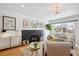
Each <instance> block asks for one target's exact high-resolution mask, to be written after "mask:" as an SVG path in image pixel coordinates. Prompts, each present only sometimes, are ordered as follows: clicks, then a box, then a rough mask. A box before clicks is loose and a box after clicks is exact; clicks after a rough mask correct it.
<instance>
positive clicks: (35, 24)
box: [31, 20, 38, 28]
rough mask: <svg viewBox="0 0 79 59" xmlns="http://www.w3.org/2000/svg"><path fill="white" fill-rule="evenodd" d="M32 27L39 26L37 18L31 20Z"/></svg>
mask: <svg viewBox="0 0 79 59" xmlns="http://www.w3.org/2000/svg"><path fill="white" fill-rule="evenodd" d="M31 27H32V28H38V22H37V21H36V20H33V21H32V22H31Z"/></svg>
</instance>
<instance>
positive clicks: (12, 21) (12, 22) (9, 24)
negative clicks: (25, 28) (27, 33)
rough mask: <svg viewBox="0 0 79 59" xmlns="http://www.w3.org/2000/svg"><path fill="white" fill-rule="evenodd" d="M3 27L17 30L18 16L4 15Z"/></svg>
mask: <svg viewBox="0 0 79 59" xmlns="http://www.w3.org/2000/svg"><path fill="white" fill-rule="evenodd" d="M3 29H5V30H16V18H15V17H9V16H3Z"/></svg>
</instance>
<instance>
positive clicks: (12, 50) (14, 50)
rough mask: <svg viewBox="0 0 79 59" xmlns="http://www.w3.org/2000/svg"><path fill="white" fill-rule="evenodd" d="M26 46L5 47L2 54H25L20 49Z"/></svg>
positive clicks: (78, 51)
mask: <svg viewBox="0 0 79 59" xmlns="http://www.w3.org/2000/svg"><path fill="white" fill-rule="evenodd" d="M24 47H26V45H25V46H19V47H14V48H9V49H5V50H0V56H23V54H22V52H21V50H20V49H21V48H24ZM76 53H77V55H76V56H79V49H77V50H76ZM74 56H75V55H74Z"/></svg>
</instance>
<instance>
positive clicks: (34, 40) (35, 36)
mask: <svg viewBox="0 0 79 59" xmlns="http://www.w3.org/2000/svg"><path fill="white" fill-rule="evenodd" d="M36 41H37V42H39V41H40V37H39V36H38V35H32V36H30V39H29V43H31V42H36Z"/></svg>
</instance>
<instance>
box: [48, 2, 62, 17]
mask: <svg viewBox="0 0 79 59" xmlns="http://www.w3.org/2000/svg"><path fill="white" fill-rule="evenodd" d="M49 10H50V12H51V13H52V14H53V15H55V16H56V15H60V14H62V10H63V7H62V5H61V4H57V3H54V4H52V5H51V6H50V8H49Z"/></svg>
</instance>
